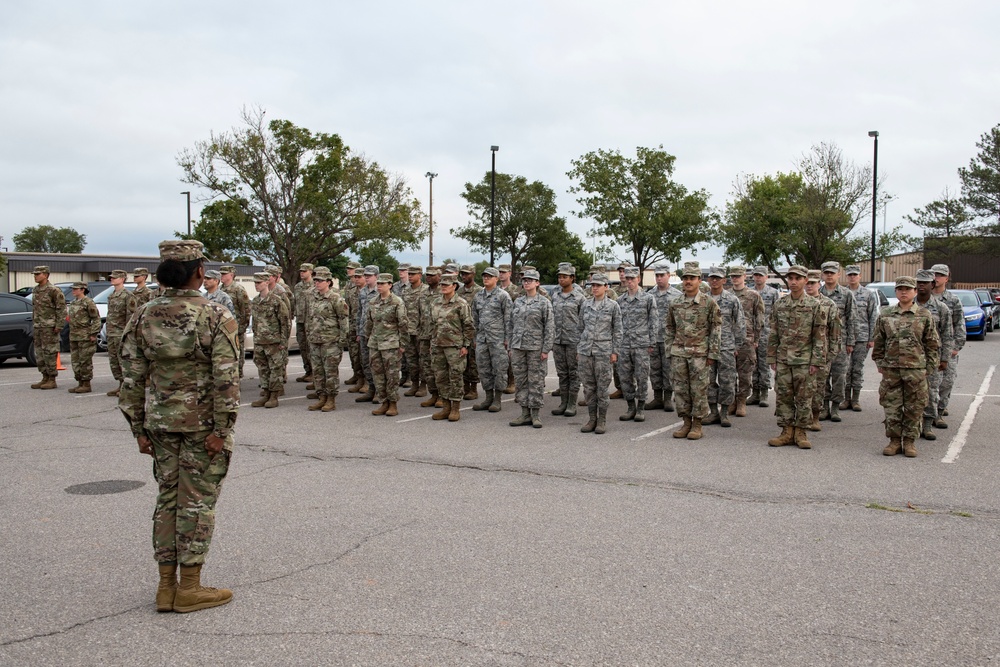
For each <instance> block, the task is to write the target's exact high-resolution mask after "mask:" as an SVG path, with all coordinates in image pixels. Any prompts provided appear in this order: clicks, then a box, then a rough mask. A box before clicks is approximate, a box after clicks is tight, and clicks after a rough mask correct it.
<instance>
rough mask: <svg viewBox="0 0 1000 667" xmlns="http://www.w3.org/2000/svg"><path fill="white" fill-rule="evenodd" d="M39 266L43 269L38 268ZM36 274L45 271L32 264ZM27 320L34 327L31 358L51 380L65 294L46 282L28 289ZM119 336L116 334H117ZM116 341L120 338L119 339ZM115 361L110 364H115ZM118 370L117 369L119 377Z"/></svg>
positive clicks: (45, 267) (64, 311) (64, 308)
mask: <svg viewBox="0 0 1000 667" xmlns="http://www.w3.org/2000/svg"><path fill="white" fill-rule="evenodd" d="M39 269H45V270H44V271H39ZM35 272H36V273H48V272H49V271H48V267H47V266H44V267H43V266H39V267H35ZM31 321H32V322H33V326H34V340H35V361H36V363H37V365H38V370H39V372H41V374H42V379H43V381H44V380H45V379H46V378H52V379H53V380H55V378H56V376H57V375H59V371H57V370H56V355H58V354H59V334H60V332H61V331H62V327H63V322H65V321H66V296H65V295H64V294H63V292H62V290H61V289H59V288H58V287H56V286H55V285H53V284H52V283H50V282H46V283H45V285H44V286H42V285H35V287H34V288H33V289H32V290H31ZM119 335H120V334H119ZM119 340H120V339H119ZM117 366H118V363H117V360H115V364H114V366H113V367H117ZM120 375H121V373H120V372H119V376H120Z"/></svg>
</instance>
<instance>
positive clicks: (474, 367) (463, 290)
mask: <svg viewBox="0 0 1000 667" xmlns="http://www.w3.org/2000/svg"><path fill="white" fill-rule="evenodd" d="M461 270H462V272H463V273H465V272H467V271H473V270H475V267H473V266H470V265H464V266H462V269H461ZM459 283H460V284H459V286H458V289H457V290H456V291H455V296H457V297H460V298H462V299H465V302H466V303H468V304H469V308H470V309H471V308H472V300H473V299H474V298H475V296H476V293H477V292H479V291H480V290H482V289H483V286H482V285H479V284H477V283H476V282H475V281H473V282H472V283H471V284H470V285H469V286H468V287H466V286H465V285H464V284H461V281H459ZM462 377H463V380H464V382H463V384H464V385H465V391H466V394H468V393H471V392H473V391H476V385H478V384H479V365H478V364H477V363H476V340H473V341H472V348H470V349H469V358H468V361H467V363H466V364H465V374H464V375H463V376H462ZM466 398H475V397H474V396H466Z"/></svg>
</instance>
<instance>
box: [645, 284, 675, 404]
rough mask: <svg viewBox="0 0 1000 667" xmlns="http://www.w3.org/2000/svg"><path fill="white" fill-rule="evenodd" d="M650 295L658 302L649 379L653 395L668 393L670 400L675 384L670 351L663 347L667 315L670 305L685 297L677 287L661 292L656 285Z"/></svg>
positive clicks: (650, 356)
mask: <svg viewBox="0 0 1000 667" xmlns="http://www.w3.org/2000/svg"><path fill="white" fill-rule="evenodd" d="M649 294H650V295H651V296H652V297H653V298H654V299H655V300H656V315H657V327H656V345H655V346H654V348H653V353H652V354H651V355H649V379H650V382H652V384H653V393H654V394H655V393H657V392H661V391H662V392H666V393H667V396H666V398H670V392H672V391H673V384H672V383H671V380H670V350H668V349H667V348H666V347H665V346H664V345H663V335H664V332H665V330H666V324H667V313H669V312H670V304H671V303H673V301H674V300H675V299H678V298H680V297H681V296H683V293H682V292H681V291H680V290H679V289H677V288H676V287H669V286H668V287H667V289H665V290H663V291H660V289H659V288H658V287H656V286H655V285H654V286H653V288H652V289H650V290H649Z"/></svg>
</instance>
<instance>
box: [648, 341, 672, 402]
mask: <svg viewBox="0 0 1000 667" xmlns="http://www.w3.org/2000/svg"><path fill="white" fill-rule="evenodd" d="M649 381H650V382H652V384H653V392H654V393H656V392H658V391H668V392H669V391H673V383H672V380H671V379H670V355H669V354H667V349H666V348H665V347H664V345H663V343H657V344H656V347H654V348H653V354H651V355H649Z"/></svg>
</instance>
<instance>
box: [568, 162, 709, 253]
mask: <svg viewBox="0 0 1000 667" xmlns="http://www.w3.org/2000/svg"><path fill="white" fill-rule="evenodd" d="M676 159H677V158H675V157H674V156H673V155H670V154H669V153H667V152H666V151H665V150H663V146H660V147H658V148H643V147H641V146H640V147H638V148H636V157H635V158H634V159H633V158H628V157H624V156H623V155H622V154H621V153H620V152H618V151H617V150H615V151H609V150H597V151H592V152H590V153H587V154H585V155H583V156H581V157H580V158H579V159H576V160H573V161H572V162H571V164H572V165H573V168H572V169H571V170H570V171H569V172H567V176H569V177H570V178H571V179H573V180H574V181H575V184H574V185H573V186H571V187H570V189H569V191H570V192H571V193H574V194H577V195H580V196H579V197H578V198H577V202H578V203H579V204H580V206H581V207H582V208H581V210H580V211H578V212H576V215H577V216H578V217H580V218H592V219H594V220H596V222H597V229H596V230H595V232H594V233H595V234H596V235H599V236H606V237H609V238H610V240H611V242H612V243H613V244H614V245H617V246H624V247H625V248H627V250H628V252H629V254H631V256H632V263H633V264H635V265H636V266H638V267H639V269H640V271H643V270H645V269H646V267H648V266H650V265H651V264H653V263H654V262H658V261H660V260H664V259H665V260H668V261H671V262H678V261H680V257H681V254H682V253H684V252H691V251H692V250H693V249H694V247H695V246H697V245H699V244H702V243H706V242H708V241H710V240H711V239H712V227H713V224H714V223H715V221H716V219H717V215H716V213H715V212H714V211H713V210H712V209H710V208H709V206H708V197H709V195H708V192H706V191H705V190H697V191H695V192H688V189H687V188H686V187H684V186H683V185H681V184H679V183H677V182H675V181H674V180H673V179H672V178H671V176H672V175H673V172H674V163H675V162H676Z"/></svg>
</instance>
